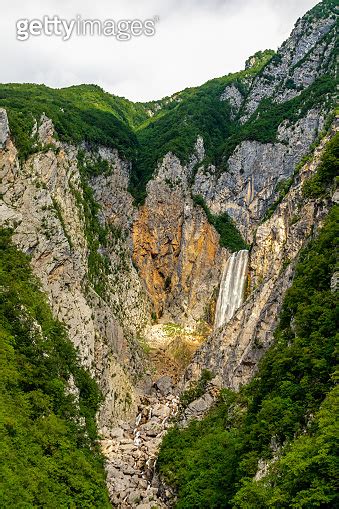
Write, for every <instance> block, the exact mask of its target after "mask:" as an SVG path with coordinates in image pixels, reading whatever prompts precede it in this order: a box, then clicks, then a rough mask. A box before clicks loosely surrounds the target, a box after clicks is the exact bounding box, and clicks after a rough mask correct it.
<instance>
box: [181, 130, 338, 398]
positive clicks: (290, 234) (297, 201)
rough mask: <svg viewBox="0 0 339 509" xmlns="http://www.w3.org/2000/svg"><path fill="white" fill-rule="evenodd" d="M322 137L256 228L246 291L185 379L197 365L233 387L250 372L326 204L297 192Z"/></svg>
mask: <svg viewBox="0 0 339 509" xmlns="http://www.w3.org/2000/svg"><path fill="white" fill-rule="evenodd" d="M336 129H337V128H336ZM328 139H329V138H325V139H324V140H323V141H322V142H321V144H320V146H319V147H318V149H317V150H316V152H315V156H314V158H313V159H312V161H311V162H310V163H306V164H305V165H304V167H303V168H302V169H301V171H300V173H299V174H298V175H297V176H296V179H295V182H294V183H293V185H292V187H291V189H290V191H289V192H288V194H287V195H286V197H285V198H284V199H283V200H282V202H281V203H280V204H279V205H278V206H277V208H276V210H275V212H274V214H273V215H272V217H271V218H270V219H269V220H268V221H266V222H265V223H263V224H262V225H260V226H259V227H258V229H257V232H256V235H255V238H254V242H253V247H252V250H251V254H250V262H249V276H250V293H249V296H248V297H247V299H246V300H245V302H244V304H243V305H242V306H241V307H240V308H239V310H238V311H237V312H236V313H235V315H234V316H233V318H232V319H231V320H230V321H229V322H228V323H227V324H226V325H225V326H224V327H223V328H222V329H221V330H219V331H216V332H215V333H214V334H212V336H211V337H210V338H209V339H208V340H207V341H206V342H205V343H204V344H203V345H202V347H201V348H200V349H199V350H198V351H197V353H196V354H195V356H194V358H193V361H192V363H191V365H190V366H189V367H188V369H187V372H186V374H185V380H186V382H187V381H189V382H191V381H192V380H197V379H198V378H199V377H200V374H201V372H202V370H203V369H209V370H211V372H212V373H213V374H214V375H218V376H219V377H220V378H221V379H222V382H223V385H224V386H227V387H229V388H232V389H235V390H238V389H239V388H240V386H241V385H244V384H246V383H247V382H248V381H249V380H250V379H251V378H252V377H253V375H254V374H255V372H256V369H257V366H258V362H259V360H260V359H261V358H262V356H263V354H264V353H265V352H266V350H267V349H268V348H269V346H270V345H271V344H272V341H273V333H274V329H275V326H276V323H277V316H278V314H279V310H280V308H281V305H282V300H283V296H284V294H285V292H286V290H287V288H288V287H289V286H290V284H291V281H292V278H293V269H294V265H295V262H296V260H297V257H298V253H299V251H300V249H301V248H302V247H303V246H304V245H305V243H306V242H307V239H308V238H309V236H310V235H311V234H312V233H314V231H315V230H316V228H317V227H318V226H319V225H320V224H321V222H322V220H323V218H324V217H325V215H326V214H327V212H328V208H327V207H326V206H324V205H321V204H319V203H317V202H316V201H312V200H305V199H304V197H303V195H302V186H303V182H304V181H305V180H306V179H307V178H309V177H310V176H311V175H312V174H313V173H314V172H315V170H316V168H317V165H318V164H319V160H320V157H321V154H322V151H323V148H324V145H325V143H326V141H328Z"/></svg>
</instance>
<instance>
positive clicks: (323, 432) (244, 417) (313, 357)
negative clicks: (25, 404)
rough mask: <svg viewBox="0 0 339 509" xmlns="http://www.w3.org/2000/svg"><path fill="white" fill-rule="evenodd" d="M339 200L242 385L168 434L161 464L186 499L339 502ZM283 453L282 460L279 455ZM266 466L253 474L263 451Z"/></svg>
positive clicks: (302, 504) (214, 503) (242, 504)
mask: <svg viewBox="0 0 339 509" xmlns="http://www.w3.org/2000/svg"><path fill="white" fill-rule="evenodd" d="M338 223H339V207H338V206H334V207H333V208H332V210H331V212H330V213H329V216H328V217H327V220H326V222H325V224H324V226H323V227H322V229H321V230H320V232H319V235H318V237H316V238H314V239H313V240H312V241H311V242H310V243H309V244H308V246H307V247H306V248H305V249H304V250H303V252H302V253H301V255H300V259H299V262H298V265H297V268H296V275H295V278H294V281H293V284H292V287H291V288H290V289H289V290H288V291H287V293H286V296H285V299H284V304H283V309H282V311H281V313H280V322H279V325H278V327H277V329H276V332H275V343H274V345H273V346H272V347H271V348H270V350H269V351H268V352H267V353H266V355H265V356H264V358H263V360H262V362H261V365H260V368H259V372H258V374H257V376H256V377H255V379H254V380H253V381H252V382H251V383H250V384H249V385H247V386H245V387H243V389H242V390H241V391H240V393H239V394H236V393H232V392H231V391H229V390H224V391H222V393H221V396H220V400H219V402H218V404H217V405H216V406H215V408H214V409H212V411H211V412H210V414H209V415H208V416H207V417H206V418H205V419H203V420H202V421H199V422H198V421H194V422H192V423H191V424H190V425H189V426H188V428H187V429H179V428H173V429H171V430H170V431H169V432H168V434H167V435H166V437H165V439H164V441H163V444H162V447H161V451H160V455H159V459H158V463H157V464H158V470H159V472H160V473H161V475H162V476H163V477H164V478H165V480H166V481H167V482H168V483H169V484H171V485H172V486H173V487H175V488H176V490H177V493H178V502H177V505H176V507H177V508H178V509H179V508H180V509H183V508H193V507H194V508H206V507H209V508H243V509H249V508H252V507H253V508H254V507H255V508H266V507H274V508H289V507H292V508H311V507H328V508H330V507H336V506H337V504H339V497H338V494H337V492H336V485H335V483H336V478H337V476H338V463H337V460H336V457H337V452H338V451H337V450H336V444H337V441H336V437H337V429H336V427H335V420H336V419H337V418H338V390H337V389H335V388H334V372H335V368H336V363H335V347H336V343H337V340H338V334H337V330H338V323H337V317H338V314H337V307H338V298H337V295H336V294H335V293H333V292H331V291H330V280H331V275H332V274H333V272H334V271H335V270H338V265H337V264H338V262H337V258H336V253H335V249H334V247H335V246H336V245H338ZM275 454H277V458H276V460H274V456H275ZM260 459H262V460H265V461H268V462H271V467H270V469H269V473H268V474H267V475H266V476H265V477H264V478H263V479H262V480H257V481H256V480H254V475H255V474H256V472H257V468H258V461H259V460H260Z"/></svg>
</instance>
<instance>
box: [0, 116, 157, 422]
mask: <svg viewBox="0 0 339 509" xmlns="http://www.w3.org/2000/svg"><path fill="white" fill-rule="evenodd" d="M1 120H2V126H3V128H2V130H1V132H2V133H5V135H4V136H3V138H5V139H4V140H3V148H2V150H1V151H0V159H1V192H2V196H3V202H2V203H1V208H0V215H1V224H2V225H3V226H11V227H12V228H13V241H14V242H15V243H16V245H17V246H18V247H19V248H20V249H22V250H23V251H24V252H26V253H28V254H30V255H31V257H32V258H31V264H32V267H33V270H34V272H35V274H36V275H37V276H38V277H39V278H40V280H41V282H42V287H43V289H44V290H45V291H46V293H47V295H48V297H49V301H50V304H51V307H52V310H53V312H54V313H55V316H56V317H57V318H58V319H60V320H61V321H63V322H64V323H65V324H66V326H67V329H68V332H69V336H70V338H71V339H72V341H73V343H74V344H75V346H76V347H77V348H78V350H79V354H80V357H81V360H82V362H83V364H84V365H85V366H87V367H89V368H90V369H91V371H92V373H93V374H94V375H95V377H96V378H97V380H98V381H99V383H100V386H101V388H102V390H103V394H104V396H105V403H104V405H103V406H102V409H101V412H100V415H99V417H98V420H99V424H100V427H101V428H103V429H104V428H105V427H107V426H110V425H112V423H114V422H115V421H116V419H117V418H118V417H124V416H129V415H133V414H134V412H135V405H136V396H135V390H134V382H133V375H136V374H137V373H138V372H140V368H141V367H142V363H141V360H140V348H139V347H138V343H137V342H136V341H135V339H134V338H135V336H136V333H137V331H140V330H141V329H143V328H144V327H145V324H146V323H147V320H148V314H147V310H148V304H147V299H146V297H145V295H144V292H143V289H142V287H141V285H140V282H139V279H138V277H137V275H136V272H135V269H134V268H133V266H132V263H131V260H130V257H129V255H128V242H127V241H126V240H125V238H124V237H122V238H119V239H116V238H114V237H113V234H112V233H111V234H110V236H109V239H108V242H107V246H106V247H105V248H104V250H105V251H104V253H103V254H104V255H105V256H106V260H107V263H108V266H109V271H107V275H106V274H103V275H102V276H101V277H102V278H104V286H105V295H103V296H100V295H99V294H98V293H97V292H96V291H95V290H94V288H93V284H92V282H91V280H90V277H89V257H90V256H91V253H90V250H89V245H88V238H87V236H86V219H85V214H84V190H83V187H82V183H81V176H80V172H79V167H78V159H77V155H78V149H77V148H76V147H74V146H70V145H66V144H61V143H60V142H57V141H55V139H54V137H53V135H54V132H53V125H52V123H51V121H50V120H48V119H46V118H42V119H41V125H39V137H40V142H41V143H42V145H43V146H45V147H46V149H45V150H44V149H43V150H42V151H40V152H38V153H37V154H35V155H33V156H32V157H30V158H29V159H28V160H27V161H26V162H25V163H24V164H23V165H21V164H19V161H18V157H17V151H16V148H15V146H14V145H13V142H12V140H11V138H10V137H9V130H8V127H6V126H7V125H8V124H7V116H6V113H5V111H4V110H2V111H1ZM100 155H101V157H105V160H107V161H108V163H109V166H110V170H111V171H110V176H109V177H107V178H106V179H103V178H97V179H93V181H92V186H93V189H94V190H95V191H94V192H95V195H96V196H97V199H98V201H99V202H101V203H102V208H101V214H102V217H101V220H102V222H103V224H105V225H109V224H115V223H114V211H116V213H117V212H118V206H119V205H120V206H122V207H124V214H125V215H124V219H120V220H119V225H116V226H120V227H121V228H126V222H128V214H126V212H128V209H127V208H126V207H125V205H124V200H125V199H126V196H125V195H126V188H127V181H128V174H127V168H126V165H124V163H123V162H121V161H120V160H119V158H118V156H117V154H116V153H115V152H112V151H111V152H109V151H100ZM117 188H120V194H119V193H118V192H117V190H116V189H117ZM112 194H114V196H115V202H114V200H110V201H109V206H108V205H107V196H111V195H112ZM129 203H130V201H129ZM121 204H122V205H121ZM129 213H130V215H131V216H132V215H133V208H132V206H131V205H130V209H129ZM127 224H128V223H127ZM117 288H118V289H119V291H118V292H117V291H116V289H117ZM133 334H134V337H133ZM140 363H141V365H140ZM126 365H128V369H127V368H126Z"/></svg>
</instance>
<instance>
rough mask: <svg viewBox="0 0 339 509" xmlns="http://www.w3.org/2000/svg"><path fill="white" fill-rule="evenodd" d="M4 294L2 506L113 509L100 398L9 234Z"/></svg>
mask: <svg viewBox="0 0 339 509" xmlns="http://www.w3.org/2000/svg"><path fill="white" fill-rule="evenodd" d="M0 288H1V294H0V336H1V340H0V358H1V361H0V463H1V474H0V506H1V507H25V508H26V507H27V508H33V507H44V508H51V509H52V508H55V507H72V508H85V507H87V508H89V507H100V508H105V507H107V508H109V507H110V504H109V501H108V495H107V492H106V487H105V475H104V469H103V462H102V458H101V455H100V453H99V449H98V446H97V444H96V439H97V433H96V423H95V414H96V411H97V409H98V405H99V403H100V401H101V396H100V392H99V390H98V387H97V386H96V384H95V382H94V381H93V379H92V378H91V377H90V375H89V374H88V373H87V371H85V370H84V369H83V368H82V367H80V364H79V361H78V358H77V354H76V351H75V350H74V347H73V345H72V344H71V342H70V341H69V340H68V339H67V335H66V332H65V329H64V328H63V326H62V325H61V324H60V323H59V322H57V321H56V320H54V319H53V317H52V313H51V311H50V309H49V307H48V305H47V303H46V300H45V297H44V296H43V294H42V293H41V291H40V290H39V286H38V284H37V281H36V280H35V278H34V277H33V276H32V274H31V271H30V268H29V261H28V258H27V257H26V256H25V255H24V254H23V253H21V252H20V251H18V250H17V249H16V248H15V247H14V246H13V245H12V244H11V242H10V232H9V231H7V230H1V231H0ZM71 379H73V380H74V382H75V384H76V387H77V388H78V389H79V398H78V401H77V399H76V398H75V396H73V395H72V394H71V393H70V391H69V390H67V387H68V384H69V382H70V380H71Z"/></svg>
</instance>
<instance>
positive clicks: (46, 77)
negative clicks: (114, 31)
mask: <svg viewBox="0 0 339 509" xmlns="http://www.w3.org/2000/svg"><path fill="white" fill-rule="evenodd" d="M316 3H317V2H316V1H314V0H283V1H282V0H96V1H95V0H91V1H90V2H88V1H86V0H71V1H70V0H30V1H29V2H27V1H23V0H22V1H19V0H10V1H9V2H6V9H2V12H1V17H0V48H1V50H0V51H1V75H0V77H1V82H4V83H5V82H34V83H45V84H46V85H49V86H53V87H64V86H69V85H73V84H79V83H96V84H98V85H100V86H102V87H103V88H104V89H105V90H107V91H109V92H111V93H114V94H117V95H120V96H124V97H127V98H129V99H132V100H140V101H145V100H151V99H159V98H161V97H164V96H166V95H170V94H172V93H174V92H176V91H178V90H182V89H183V88H185V87H188V86H194V85H199V84H202V83H204V82H205V81H207V80H208V79H210V78H214V77H217V76H222V75H224V74H227V73H229V72H233V71H237V70H240V69H242V68H243V67H244V62H245V60H246V58H247V57H248V56H250V55H252V54H253V53H255V52H256V51H258V50H263V49H266V48H272V49H277V47H278V46H279V45H280V44H281V43H282V42H283V41H284V39H286V38H287V37H288V35H289V33H290V32H291V30H292V28H293V25H294V23H295V21H296V20H297V19H298V17H300V16H302V15H303V14H304V13H305V12H306V11H307V10H309V9H310V8H311V7H313V6H314V5H315V4H316ZM3 7H4V6H3ZM55 14H56V15H58V16H60V17H61V18H65V19H72V18H74V17H75V16H76V15H77V14H78V15H80V16H81V17H82V18H97V19H102V20H105V19H114V20H119V19H146V18H153V17H154V16H159V21H158V22H157V24H156V34H155V35H154V36H153V37H145V36H141V37H138V38H134V39H132V40H131V41H128V42H119V41H117V40H115V39H114V38H107V37H98V36H96V37H90V36H87V37H76V36H73V37H72V38H71V39H70V40H69V41H62V40H61V39H60V38H58V37H56V36H53V37H46V36H40V37H31V38H30V39H29V40H27V41H18V40H17V39H16V26H15V25H16V20H18V19H21V18H29V19H33V18H37V19H41V18H42V17H43V16H44V15H51V16H52V15H55Z"/></svg>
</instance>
